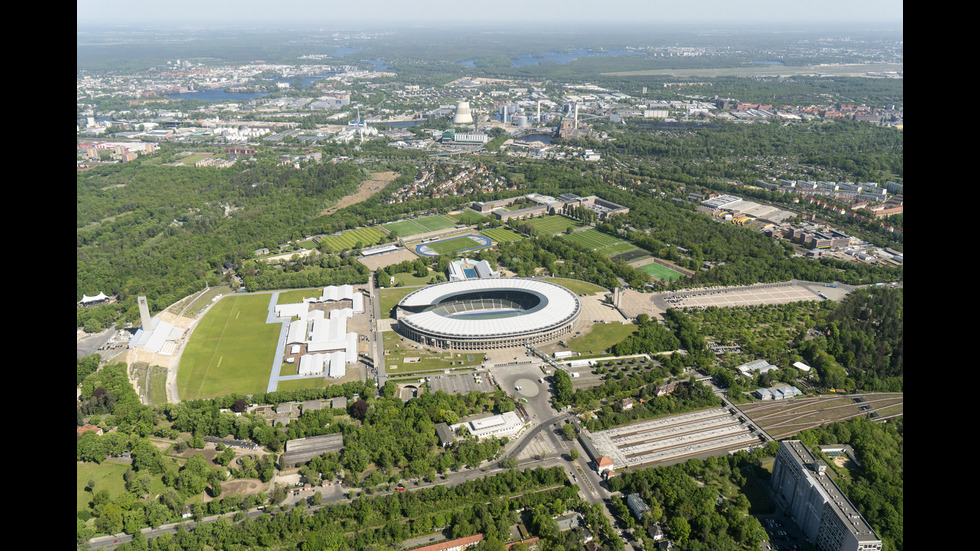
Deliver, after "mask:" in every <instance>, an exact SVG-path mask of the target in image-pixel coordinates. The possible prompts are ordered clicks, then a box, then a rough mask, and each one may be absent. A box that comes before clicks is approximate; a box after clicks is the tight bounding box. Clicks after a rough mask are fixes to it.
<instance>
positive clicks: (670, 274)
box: [639, 263, 684, 281]
mask: <svg viewBox="0 0 980 551" xmlns="http://www.w3.org/2000/svg"><path fill="white" fill-rule="evenodd" d="M639 269H641V270H643V271H644V272H646V273H648V274H650V275H652V276H653V277H655V278H657V279H662V280H664V281H674V280H675V279H680V278H682V277H684V274H681V273H678V272H675V271H674V270H671V269H670V268H667V267H666V266H661V265H660V264H657V263H653V264H647V265H646V266H640V268H639Z"/></svg>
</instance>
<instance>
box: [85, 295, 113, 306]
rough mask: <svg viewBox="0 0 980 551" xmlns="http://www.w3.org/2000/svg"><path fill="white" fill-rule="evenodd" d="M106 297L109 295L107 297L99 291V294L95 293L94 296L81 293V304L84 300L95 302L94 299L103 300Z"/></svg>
mask: <svg viewBox="0 0 980 551" xmlns="http://www.w3.org/2000/svg"><path fill="white" fill-rule="evenodd" d="M107 298H109V297H107V296H106V295H105V293H99V294H97V295H95V296H94V297H90V296H88V295H82V304H85V303H86V302H96V301H100V300H105V299H107Z"/></svg>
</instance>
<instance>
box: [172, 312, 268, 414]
mask: <svg viewBox="0 0 980 551" xmlns="http://www.w3.org/2000/svg"><path fill="white" fill-rule="evenodd" d="M269 298H270V296H269V295H267V294H257V295H231V296H226V297H224V298H222V299H221V300H220V301H218V304H216V305H215V306H214V307H213V308H212V309H211V311H210V312H208V313H207V315H205V316H204V318H203V319H202V320H201V322H200V323H199V324H198V326H197V328H196V329H195V330H194V332H193V333H192V334H191V337H190V340H189V341H188V343H187V347H186V348H185V350H184V353H183V355H182V356H181V360H180V368H179V370H178V372H177V392H178V394H179V396H180V399H181V400H195V399H199V398H213V397H216V396H225V395H228V394H231V393H233V392H237V393H241V394H254V393H257V392H265V390H266V387H267V385H268V383H269V374H270V370H271V368H272V361H273V359H274V356H275V351H276V343H277V340H278V338H279V329H280V325H279V324H277V323H274V324H267V323H265V319H266V316H267V313H268V306H269Z"/></svg>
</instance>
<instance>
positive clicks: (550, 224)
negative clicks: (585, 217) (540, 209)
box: [527, 214, 585, 235]
mask: <svg viewBox="0 0 980 551" xmlns="http://www.w3.org/2000/svg"><path fill="white" fill-rule="evenodd" d="M527 223H528V224H531V226H533V227H534V229H536V230H538V233H542V234H544V233H546V234H548V235H554V234H556V233H562V232H565V231H567V230H568V228H569V226H570V227H573V228H581V227H584V226H585V224H583V223H581V222H579V221H577V220H572V219H571V218H568V217H565V216H562V215H560V214H556V215H554V216H551V215H549V216H542V217H541V218H532V219H530V220H527Z"/></svg>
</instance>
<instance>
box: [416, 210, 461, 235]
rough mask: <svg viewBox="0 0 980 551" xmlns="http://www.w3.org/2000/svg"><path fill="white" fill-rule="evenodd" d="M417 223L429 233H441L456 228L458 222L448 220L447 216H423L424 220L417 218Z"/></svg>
mask: <svg viewBox="0 0 980 551" xmlns="http://www.w3.org/2000/svg"><path fill="white" fill-rule="evenodd" d="M415 223H416V224H418V225H420V226H422V227H423V228H425V229H426V230H428V231H439V230H447V229H449V228H455V227H456V222H453V221H452V220H450V219H448V218H446V217H445V216H440V215H438V214H434V215H432V216H423V217H422V218H416V219H415Z"/></svg>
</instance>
